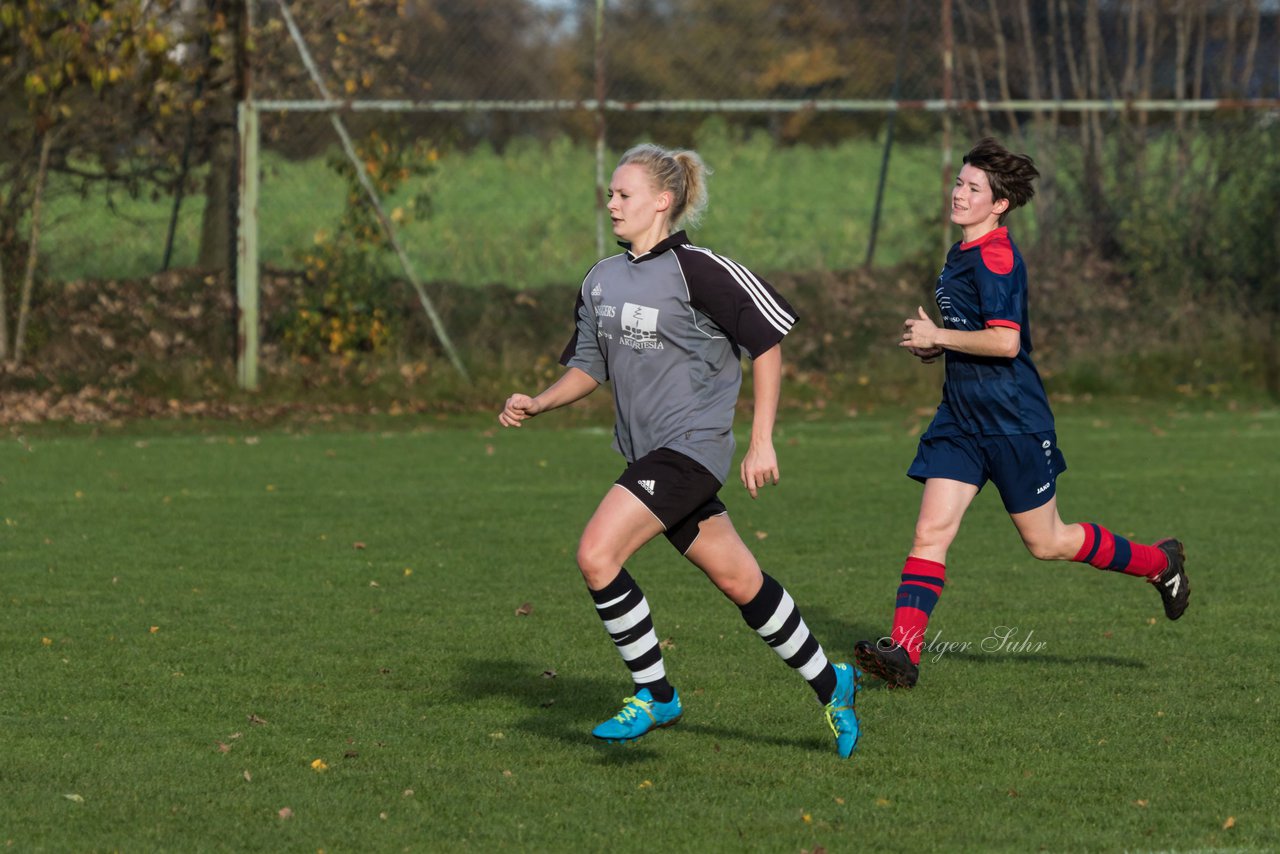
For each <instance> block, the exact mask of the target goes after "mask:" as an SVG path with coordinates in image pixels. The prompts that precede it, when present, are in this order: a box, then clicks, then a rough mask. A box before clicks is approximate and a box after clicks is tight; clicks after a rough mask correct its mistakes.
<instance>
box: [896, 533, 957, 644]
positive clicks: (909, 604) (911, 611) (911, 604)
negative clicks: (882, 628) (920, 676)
mask: <svg viewBox="0 0 1280 854" xmlns="http://www.w3.org/2000/svg"><path fill="white" fill-rule="evenodd" d="M946 575H947V567H946V566H945V565H943V564H940V563H938V562H937V561H934V560H925V559H924V558H919V557H915V556H914V555H911V556H908V557H907V562H906V563H905V564H904V565H903V567H902V582H901V583H900V584H899V585H898V602H897V606H896V607H895V608H894V610H893V633H892V634H891V635H890V638H891V639H892V640H893V642H894V643H896V644H898V645H899V646H901V647H902V648H903V649H905V650H906V651H907V655H909V656H910V657H911V663H912V664H919V663H920V650H921V647H923V646H924V633H925V629H927V628H928V627H929V615H930V614H932V613H933V606H934V605H937V604H938V597H939V596H941V595H942V588H943V586H944V585H945V583H946Z"/></svg>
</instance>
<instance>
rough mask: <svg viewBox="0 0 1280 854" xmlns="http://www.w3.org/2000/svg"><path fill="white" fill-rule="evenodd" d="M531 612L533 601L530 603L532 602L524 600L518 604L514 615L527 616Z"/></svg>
mask: <svg viewBox="0 0 1280 854" xmlns="http://www.w3.org/2000/svg"><path fill="white" fill-rule="evenodd" d="M532 613H533V603H532V602H524V603H522V604H521V605H520V607H519V608H516V616H517V617H527V616H529V615H530V614H532Z"/></svg>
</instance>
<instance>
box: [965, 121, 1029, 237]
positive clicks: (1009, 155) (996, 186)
mask: <svg viewBox="0 0 1280 854" xmlns="http://www.w3.org/2000/svg"><path fill="white" fill-rule="evenodd" d="M964 162H965V163H967V164H969V165H970V166H974V167H977V168H978V169H981V170H982V171H983V172H985V173H986V175H987V181H988V182H990V184H991V199H992V201H999V200H1000V199H1008V201H1009V210H1007V211H1005V213H1008V212H1009V211H1011V210H1013V209H1014V208H1020V207H1022V206H1023V205H1025V204H1026V203H1027V202H1029V201H1031V197H1032V196H1034V195H1035V194H1036V188H1035V187H1033V186H1032V184H1031V182H1032V181H1034V180H1035V179H1036V178H1039V177H1040V172H1039V170H1037V169H1036V164H1035V161H1033V160H1032V159H1031V158H1030V157H1028V156H1027V155H1025V154H1014V153H1013V152H1012V151H1010V150H1009V149H1007V148H1005V147H1004V146H1003V145H1001V144H1000V142H999V140H996V139H993V138H992V137H986V138H985V139H981V140H979V141H978V144H977V145H975V146H974V147H973V148H971V149H969V153H968V154H966V155H965V156H964ZM1000 220H1001V221H1002V222H1003V221H1004V214H1001V215H1000Z"/></svg>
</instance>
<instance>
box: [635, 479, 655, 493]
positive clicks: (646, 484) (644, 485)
mask: <svg viewBox="0 0 1280 854" xmlns="http://www.w3.org/2000/svg"><path fill="white" fill-rule="evenodd" d="M636 483H638V484H640V488H641V489H643V490H644V491H645V492H647V493H649V494H650V495H653V489H654V487H656V486H657V485H658V482H657V481H656V480H638V481H636Z"/></svg>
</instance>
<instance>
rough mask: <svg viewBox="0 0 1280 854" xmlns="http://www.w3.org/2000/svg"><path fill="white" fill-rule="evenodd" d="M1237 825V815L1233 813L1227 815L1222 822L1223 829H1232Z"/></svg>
mask: <svg viewBox="0 0 1280 854" xmlns="http://www.w3.org/2000/svg"><path fill="white" fill-rule="evenodd" d="M1235 826H1236V817H1235V816H1233V815H1229V816H1227V820H1226V821H1224V822H1223V823H1222V829H1223V830H1230V829H1231V828H1233V827H1235Z"/></svg>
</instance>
